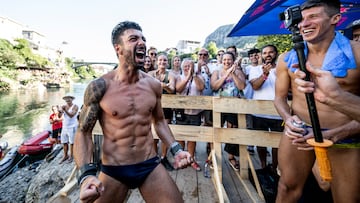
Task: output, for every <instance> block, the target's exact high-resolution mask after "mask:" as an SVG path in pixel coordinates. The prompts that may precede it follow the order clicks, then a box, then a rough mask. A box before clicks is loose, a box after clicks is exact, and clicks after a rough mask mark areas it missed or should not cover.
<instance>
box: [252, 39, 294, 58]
mask: <svg viewBox="0 0 360 203" xmlns="http://www.w3.org/2000/svg"><path fill="white" fill-rule="evenodd" d="M267 44H272V45H275V46H276V48H277V49H278V51H279V54H281V53H284V52H286V51H289V50H290V49H292V46H293V45H292V40H291V35H267V36H259V37H258V39H257V46H256V47H257V48H259V49H260V48H261V47H263V46H265V45H267Z"/></svg>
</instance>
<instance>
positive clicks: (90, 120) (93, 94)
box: [79, 78, 106, 132]
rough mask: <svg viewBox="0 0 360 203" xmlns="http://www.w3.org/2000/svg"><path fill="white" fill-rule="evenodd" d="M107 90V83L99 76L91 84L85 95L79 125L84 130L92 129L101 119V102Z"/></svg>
mask: <svg viewBox="0 0 360 203" xmlns="http://www.w3.org/2000/svg"><path fill="white" fill-rule="evenodd" d="M105 91H106V83H105V80H104V79H103V78H99V79H97V80H95V81H93V82H91V83H90V84H89V86H88V87H87V88H86V91H85V95H84V106H83V108H82V110H81V112H80V119H79V127H80V130H81V131H83V132H86V131H90V130H92V128H93V127H94V126H95V124H96V121H97V120H98V119H99V116H100V113H101V107H100V104H99V102H100V101H101V99H102V97H103V96H104V94H105Z"/></svg>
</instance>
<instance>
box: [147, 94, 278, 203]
mask: <svg viewBox="0 0 360 203" xmlns="http://www.w3.org/2000/svg"><path fill="white" fill-rule="evenodd" d="M162 106H163V107H164V108H184V109H204V110H212V111H213V126H212V127H207V126H186V128H185V127H184V126H181V125H174V124H170V125H169V126H170V128H171V130H172V132H173V134H174V136H175V137H176V139H177V140H187V141H201V142H211V143H213V146H214V148H213V151H212V154H213V156H212V159H213V163H215V164H214V168H215V171H214V174H215V175H214V176H213V177H214V178H213V179H214V183H215V185H216V187H215V188H216V189H217V193H218V196H219V199H220V202H228V198H227V194H226V192H225V190H224V187H223V184H222V176H221V174H222V164H221V163H222V158H223V157H222V153H221V152H222V150H221V144H222V143H233V144H239V145H240V147H239V148H240V156H239V161H240V171H239V173H238V177H239V179H240V180H241V182H242V183H243V185H244V187H245V189H246V191H247V192H248V194H249V196H250V198H251V199H252V200H253V201H254V202H264V196H263V194H262V192H261V188H260V184H259V181H258V180H257V176H256V173H255V169H254V167H253V165H252V162H251V160H250V156H249V154H248V151H247V146H248V145H255V146H264V147H275V148H277V147H278V144H279V141H280V137H281V133H279V132H268V131H258V130H248V129H246V119H245V118H246V114H266V115H278V113H277V112H276V110H275V108H274V104H273V102H272V101H259V100H246V99H239V98H230V97H210V96H178V95H163V97H162ZM221 113H235V114H238V126H239V127H238V128H222V124H221ZM153 133H154V136H156V133H155V131H154V130H153ZM249 168H250V169H251V172H252V176H253V177H254V179H255V184H256V191H255V190H254V187H253V186H252V185H251V183H250V181H249V177H248V169H249Z"/></svg>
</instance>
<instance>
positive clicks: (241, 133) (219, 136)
mask: <svg viewBox="0 0 360 203" xmlns="http://www.w3.org/2000/svg"><path fill="white" fill-rule="evenodd" d="M214 134H215V136H214V141H216V142H222V143H233V144H241V145H254V146H264V147H275V148H277V147H279V142H280V138H281V136H282V133H280V132H268V131H258V130H247V129H240V128H214Z"/></svg>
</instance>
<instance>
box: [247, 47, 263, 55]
mask: <svg viewBox="0 0 360 203" xmlns="http://www.w3.org/2000/svg"><path fill="white" fill-rule="evenodd" d="M257 53H260V50H259V49H257V48H253V49H250V50H249V51H248V56H250V55H251V54H257Z"/></svg>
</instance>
